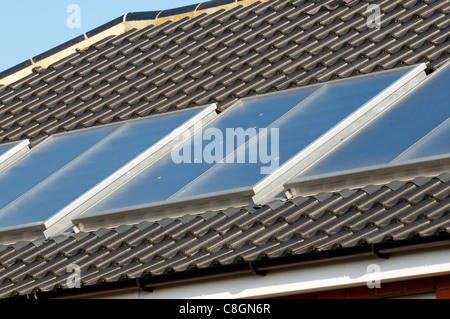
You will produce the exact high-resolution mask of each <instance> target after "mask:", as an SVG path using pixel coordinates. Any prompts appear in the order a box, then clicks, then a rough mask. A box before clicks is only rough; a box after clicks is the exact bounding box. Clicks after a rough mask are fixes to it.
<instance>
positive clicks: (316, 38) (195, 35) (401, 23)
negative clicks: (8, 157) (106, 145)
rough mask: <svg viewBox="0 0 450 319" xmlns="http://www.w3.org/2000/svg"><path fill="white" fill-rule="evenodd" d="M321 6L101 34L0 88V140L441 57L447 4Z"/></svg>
mask: <svg viewBox="0 0 450 319" xmlns="http://www.w3.org/2000/svg"><path fill="white" fill-rule="evenodd" d="M320 3H321V1H288V0H278V1H268V2H262V3H260V2H255V3H253V4H251V5H248V6H242V5H240V6H236V7H235V8H232V9H229V10H224V9H220V10H217V11H216V12H213V13H209V14H206V13H203V14H199V15H198V16H196V17H192V18H188V17H184V18H182V19H180V20H178V21H173V22H171V21H166V22H164V23H161V24H158V25H149V26H147V27H144V28H142V29H132V30H129V31H127V32H125V33H123V34H120V35H117V36H108V37H106V38H105V39H103V40H100V41H99V42H98V43H95V44H92V45H91V46H89V47H87V48H84V49H81V50H78V51H77V52H75V53H73V54H71V55H70V56H68V57H66V58H64V59H62V60H61V61H57V62H55V63H53V64H52V65H50V66H49V67H48V68H46V69H44V68H42V67H37V68H35V70H34V73H32V74H30V75H28V76H26V77H24V78H22V79H20V80H18V81H16V82H15V83H8V84H7V85H5V86H4V87H2V88H1V89H0V91H1V92H0V103H1V107H0V115H2V116H3V119H2V123H1V124H0V128H1V130H2V132H0V139H1V141H2V142H8V141H14V140H18V139H24V138H29V139H31V141H32V143H31V145H35V144H36V143H38V142H39V141H42V139H44V138H45V137H46V136H48V135H49V134H53V133H57V132H60V131H65V130H72V129H74V128H77V127H90V126H93V125H99V124H105V123H110V122H112V121H117V120H126V119H129V118H133V117H137V116H146V115H149V114H152V113H155V112H166V111H169V110H172V109H180V108H186V107H191V106H197V105H202V104H206V103H211V102H216V103H217V104H218V106H219V109H220V110H222V109H224V108H226V107H227V106H229V105H231V104H232V103H233V102H235V101H236V100H237V99H239V98H242V97H245V96H248V95H255V94H262V93H266V92H270V91H274V90H282V89H287V88H291V87H296V86H303V85H307V84H311V83H316V82H323V81H328V80H332V79H335V78H342V77H348V76H351V75H354V74H361V73H369V72H373V71H376V70H380V69H390V68H394V67H397V66H400V65H405V64H414V63H418V62H426V63H427V64H428V65H429V67H430V68H431V69H435V68H437V67H439V66H440V65H442V64H443V63H444V62H445V61H446V60H447V59H448V58H449V56H450V53H449V52H450V50H449V43H448V41H447V39H448V35H449V30H448V28H449V27H450V26H449V19H448V14H450V6H449V3H448V2H446V1H425V0H421V1H408V2H405V1H399V0H396V1H370V2H369V1H350V2H345V1H344V2H342V1H341V2H336V3H334V4H333V3H324V4H320ZM369 3H375V4H379V5H380V9H381V11H382V14H383V16H382V27H381V28H380V29H370V28H368V27H367V25H366V18H367V16H368V13H366V12H365V10H366V8H367V5H368V4H369ZM218 4H219V3H218ZM211 5H213V4H211ZM330 8H333V9H332V10H330ZM317 9H320V10H319V11H318V12H317V13H315V14H311V13H309V14H308V11H309V10H317ZM149 16H151V15H149ZM10 72H11V71H7V72H5V73H4V74H9V73H10Z"/></svg>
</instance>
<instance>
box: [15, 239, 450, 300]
mask: <svg viewBox="0 0 450 319" xmlns="http://www.w3.org/2000/svg"><path fill="white" fill-rule="evenodd" d="M446 241H450V234H441V235H434V236H429V237H425V238H421V237H417V238H409V239H404V240H399V241H389V242H382V243H375V244H365V245H360V246H353V247H346V248H336V249H332V250H325V251H311V252H308V253H305V254H300V255H295V254H294V255H286V256H281V257H275V258H264V257H262V258H261V259H258V260H254V261H246V262H236V263H233V264H227V265H218V266H211V267H208V268H199V269H191V270H185V271H175V272H168V273H165V274H161V275H155V276H144V277H139V278H133V279H125V280H121V281H115V282H106V283H98V284H94V285H90V286H82V287H80V288H71V289H69V288H65V289H60V290H58V289H56V290H52V291H37V292H34V293H31V294H28V295H21V296H14V297H11V298H26V299H35V298H37V299H51V298H64V297H76V296H82V295H84V297H86V298H88V297H87V296H86V295H89V294H95V293H108V292H113V291H119V290H126V289H141V290H143V291H147V292H148V293H153V291H154V289H155V288H156V287H158V286H164V285H169V284H175V283H180V282H183V283H186V282H192V281H197V280H204V279H211V278H218V277H223V276H231V275H237V274H244V273H253V274H255V275H261V276H265V275H270V273H268V271H269V270H273V269H280V268H284V267H288V266H296V265H297V266H298V265H302V264H307V263H313V262H314V263H316V262H320V261H329V260H332V259H342V258H351V257H362V256H363V255H364V256H369V255H375V256H377V257H378V258H389V256H390V253H392V252H395V250H402V249H404V248H406V247H410V248H416V249H417V248H418V247H417V246H423V245H430V244H438V243H441V244H442V245H443V244H445V242H446ZM383 251H384V252H383Z"/></svg>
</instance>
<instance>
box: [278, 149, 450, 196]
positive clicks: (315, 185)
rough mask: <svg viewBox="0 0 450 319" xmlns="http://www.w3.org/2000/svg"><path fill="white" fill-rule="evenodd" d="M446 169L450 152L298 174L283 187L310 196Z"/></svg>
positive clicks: (300, 194)
mask: <svg viewBox="0 0 450 319" xmlns="http://www.w3.org/2000/svg"><path fill="white" fill-rule="evenodd" d="M443 172H450V154H444V155H436V156H430V157H426V158H421V159H413V160H409V161H404V162H402V163H391V164H384V165H376V166H371V167H364V168H356V169H351V170H346V171H341V172H335V173H329V174H321V175H315V176H308V177H299V178H297V179H295V180H292V181H288V182H286V183H285V184H284V188H285V189H286V190H289V192H290V193H291V194H292V195H293V196H294V197H296V196H308V195H313V194H317V193H319V192H334V191H338V190H341V189H343V188H351V189H355V188H362V187H366V186H367V185H382V184H386V183H391V182H392V181H393V180H396V181H406V180H411V179H413V178H415V177H417V176H421V177H427V176H428V177H433V176H437V175H439V174H442V173H443Z"/></svg>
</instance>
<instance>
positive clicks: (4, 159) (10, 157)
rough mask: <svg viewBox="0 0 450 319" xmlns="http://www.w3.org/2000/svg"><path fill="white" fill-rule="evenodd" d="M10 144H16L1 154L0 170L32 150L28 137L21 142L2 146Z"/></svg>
mask: <svg viewBox="0 0 450 319" xmlns="http://www.w3.org/2000/svg"><path fill="white" fill-rule="evenodd" d="M10 144H16V145H15V146H14V147H12V148H11V149H9V150H8V151H6V152H5V153H3V154H2V155H1V156H0V172H1V171H2V170H4V169H5V168H6V167H8V166H9V165H10V164H11V163H13V162H15V161H16V160H17V159H18V158H20V157H21V156H22V155H23V154H25V153H26V152H28V151H29V150H30V147H29V145H30V141H29V140H28V139H26V140H22V141H19V142H13V143H7V144H2V146H6V145H10Z"/></svg>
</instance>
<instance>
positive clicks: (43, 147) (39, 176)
mask: <svg viewBox="0 0 450 319" xmlns="http://www.w3.org/2000/svg"><path fill="white" fill-rule="evenodd" d="M115 129H117V127H115V126H109V127H103V128H101V129H99V130H95V131H92V130H87V131H80V132H77V133H73V134H67V135H66V134H62V135H57V136H54V137H50V138H48V139H47V140H45V141H44V142H42V143H41V144H39V145H37V146H35V147H34V148H33V149H32V150H31V151H29V152H28V153H27V154H26V155H24V156H23V157H22V158H21V159H20V160H18V161H16V162H15V163H13V164H12V165H11V166H9V167H8V168H6V169H5V170H4V171H2V173H1V174H0V185H1V188H2V196H0V208H3V207H5V206H6V205H8V204H10V203H11V202H13V201H14V200H16V199H17V198H19V197H21V196H23V195H24V194H25V193H26V192H27V191H29V190H30V189H32V188H33V187H35V186H36V185H37V184H39V183H40V182H42V181H43V180H45V179H46V178H48V177H49V176H50V175H52V174H54V173H55V172H56V171H58V170H59V169H61V168H62V167H63V166H64V165H66V164H67V163H69V162H70V161H71V160H73V159H74V158H75V157H77V156H79V155H81V154H82V153H83V152H85V151H86V150H88V149H89V148H90V147H92V146H93V145H94V144H96V143H98V142H99V141H100V140H102V139H103V138H105V137H106V136H107V135H108V134H110V133H111V132H113V131H114V130H115ZM26 213H27V214H28V215H31V213H30V211H28V212H26ZM18 221H20V220H16V219H15V218H14V216H10V215H9V214H4V212H3V211H1V210H0V227H5V226H9V225H13V224H15V223H16V222H18Z"/></svg>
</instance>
